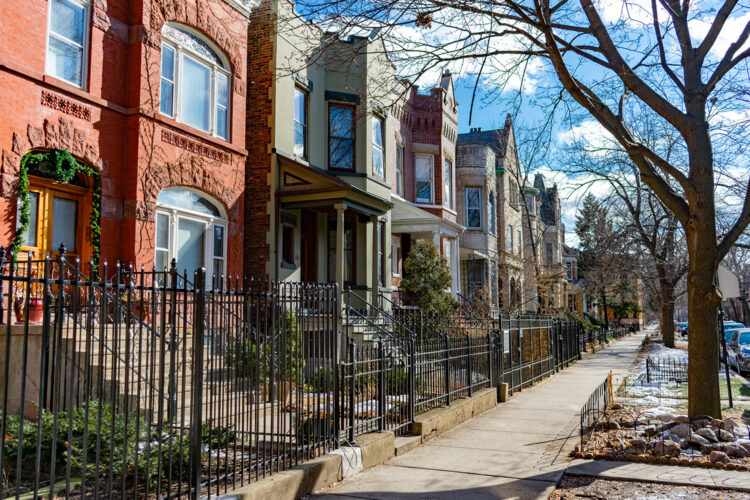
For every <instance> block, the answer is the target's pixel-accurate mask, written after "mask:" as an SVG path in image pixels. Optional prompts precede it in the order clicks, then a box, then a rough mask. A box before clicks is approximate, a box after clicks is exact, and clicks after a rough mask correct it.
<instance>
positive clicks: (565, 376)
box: [309, 333, 644, 500]
mask: <svg viewBox="0 0 750 500" xmlns="http://www.w3.org/2000/svg"><path fill="white" fill-rule="evenodd" d="M643 336H644V334H643V333H640V334H637V335H633V336H631V337H627V338H625V339H622V340H619V341H617V342H614V343H613V344H612V345H611V346H609V347H608V348H607V349H604V350H603V351H601V352H599V353H597V354H595V355H593V356H591V357H589V358H588V359H585V360H583V361H579V362H577V363H576V364H575V365H573V366H571V367H569V368H567V369H565V370H563V371H561V372H560V373H558V374H557V375H554V376H553V377H550V378H548V379H547V380H545V381H544V382H542V383H540V384H539V385H537V386H535V387H533V388H531V389H527V390H526V391H524V392H522V393H520V394H518V395H517V396H515V397H513V398H512V399H511V400H510V401H508V402H506V403H501V404H499V405H498V406H497V407H495V408H494V409H492V410H490V411H488V412H486V413H484V414H482V415H480V416H478V417H476V418H473V419H471V420H469V421H467V422H465V423H463V424H461V425H459V426H457V427H455V428H454V429H452V430H450V431H448V432H446V433H445V434H443V435H441V436H439V437H437V438H435V439H433V440H431V441H429V442H428V443H426V444H425V445H424V446H420V447H419V448H417V449H415V450H413V451H411V452H409V453H406V454H404V455H401V456H397V457H395V458H393V459H391V460H389V461H388V462H386V463H385V464H383V465H381V466H379V467H375V468H373V469H371V470H369V471H367V472H365V473H362V474H359V475H357V476H354V477H352V478H350V479H347V480H345V481H342V482H341V483H339V484H337V485H335V486H333V487H331V488H328V489H326V490H323V491H321V492H318V494H317V495H314V496H311V497H309V498H317V499H319V500H340V499H355V498H357V499H363V498H364V499H381V498H389V499H443V498H444V499H448V498H450V499H457V498H467V499H468V498H471V499H484V498H487V499H489V498H492V499H494V498H524V499H525V498H544V499H546V498H547V497H548V496H549V494H550V493H551V492H552V490H554V489H555V485H556V484H557V482H558V481H559V480H560V478H561V477H562V474H563V473H564V471H565V469H566V468H567V467H568V466H569V465H570V459H569V458H568V453H569V452H570V450H572V449H573V447H574V446H575V444H576V443H577V442H578V440H579V434H578V433H579V430H578V428H579V418H580V417H579V415H580V414H579V412H580V409H581V406H582V405H583V404H584V403H585V402H586V400H587V399H588V397H589V395H590V394H591V392H592V391H593V390H594V389H595V388H596V386H597V385H599V384H600V383H601V382H602V380H603V379H604V377H605V376H606V375H607V374H608V373H609V371H610V370H613V371H614V373H615V374H618V375H624V374H625V373H626V372H627V370H628V368H629V367H630V365H631V364H632V362H633V360H634V359H635V357H636V356H637V355H638V348H639V347H640V345H641V341H642V340H643Z"/></svg>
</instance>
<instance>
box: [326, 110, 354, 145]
mask: <svg viewBox="0 0 750 500" xmlns="http://www.w3.org/2000/svg"><path fill="white" fill-rule="evenodd" d="M328 130H329V132H328V133H329V135H330V136H331V137H346V138H351V137H352V136H353V134H352V110H351V109H349V108H336V107H332V108H330V120H329V125H328Z"/></svg>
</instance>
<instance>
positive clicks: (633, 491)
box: [550, 476, 750, 500]
mask: <svg viewBox="0 0 750 500" xmlns="http://www.w3.org/2000/svg"><path fill="white" fill-rule="evenodd" d="M580 498H590V499H596V500H599V499H601V500H626V499H627V500H646V499H648V500H672V499H679V500H719V499H721V500H739V499H742V500H748V499H750V493H748V492H740V491H730V490H715V489H710V488H700V487H697V486H674V485H671V484H656V483H637V482H631V481H607V480H604V479H596V478H592V477H582V476H565V477H563V479H562V481H561V482H560V486H559V487H558V488H557V489H556V490H555V491H553V492H552V495H550V500H573V499H580Z"/></svg>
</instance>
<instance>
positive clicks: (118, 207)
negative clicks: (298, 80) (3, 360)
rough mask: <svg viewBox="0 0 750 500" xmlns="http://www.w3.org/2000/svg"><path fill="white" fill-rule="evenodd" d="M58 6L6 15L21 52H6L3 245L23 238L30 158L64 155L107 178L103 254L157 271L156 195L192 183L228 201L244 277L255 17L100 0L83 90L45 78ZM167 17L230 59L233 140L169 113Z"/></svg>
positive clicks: (232, 243) (193, 4)
mask: <svg viewBox="0 0 750 500" xmlns="http://www.w3.org/2000/svg"><path fill="white" fill-rule="evenodd" d="M48 11H49V3H48V2H46V1H43V0H31V1H29V2H23V5H20V4H19V7H18V8H17V9H13V10H10V11H6V12H4V15H3V16H2V19H0V27H2V32H3V33H4V34H6V36H5V40H4V41H5V47H6V48H7V49H9V50H3V51H2V54H0V109H2V114H3V116H4V119H3V120H2V122H0V153H1V154H2V171H1V172H0V174H1V176H2V177H1V178H2V182H1V183H0V186H1V188H2V191H1V192H0V212H2V215H3V218H4V220H5V221H6V222H5V224H4V225H3V226H2V231H0V244H2V245H8V244H9V243H10V242H11V241H12V239H13V238H14V237H15V226H16V193H17V187H16V183H17V178H18V167H19V163H20V160H21V158H22V156H23V155H25V154H26V153H27V152H29V151H31V150H44V149H61V148H64V149H67V150H68V151H70V152H71V153H72V154H73V155H74V156H75V157H76V159H77V160H79V161H82V162H85V163H87V164H89V165H91V166H93V167H94V168H96V169H97V170H98V171H99V172H100V173H101V183H102V211H101V226H102V237H101V242H102V243H101V255H102V258H105V259H107V260H109V261H110V262H111V261H115V260H119V259H122V260H125V261H132V262H134V263H136V264H137V265H140V264H144V265H146V266H150V265H152V263H153V259H154V216H155V214H154V209H155V202H156V197H157V195H158V194H159V192H160V191H161V190H162V189H163V188H165V187H168V186H186V187H190V188H194V189H197V190H200V191H202V192H205V193H207V194H209V195H210V196H211V197H213V198H215V199H216V200H217V201H219V202H220V203H221V204H222V205H223V208H224V209H225V210H226V213H227V216H228V224H227V226H228V227H227V229H228V231H227V233H228V234H227V236H228V246H227V252H228V253H227V263H228V271H230V272H239V271H240V270H241V269H242V240H243V216H244V207H243V205H244V197H243V188H244V169H245V158H246V154H247V153H246V150H245V132H244V129H245V93H246V88H247V82H246V77H245V74H246V73H245V60H246V53H247V29H246V28H247V22H248V19H247V17H246V13H244V12H241V11H240V10H238V9H237V8H236V7H235V6H233V5H232V4H230V3H228V2H226V1H225V0H186V1H181V2H176V1H173V0H146V1H143V2H130V1H125V0H96V1H93V2H91V5H90V7H89V11H88V12H89V14H90V18H89V19H88V20H87V21H88V22H87V23H86V25H85V29H86V30H88V38H89V43H88V52H87V53H86V54H85V55H86V61H85V64H84V73H85V79H84V81H83V85H82V88H79V87H77V86H74V85H71V84H69V83H66V82H64V81H61V80H58V79H57V78H54V77H52V76H50V75H49V74H47V73H46V72H45V58H46V44H47V18H48V14H49V12H48ZM166 22H171V23H179V24H181V25H184V26H186V27H187V28H188V29H191V30H193V31H195V32H197V33H200V34H201V35H203V36H204V38H207V39H208V40H210V42H211V43H212V44H214V45H215V47H216V48H217V49H218V50H220V51H221V52H223V54H224V56H225V57H226V59H227V60H228V61H229V67H230V69H231V72H232V77H231V85H230V103H231V104H230V121H229V127H228V129H229V130H228V134H229V140H223V139H220V138H218V137H215V136H212V135H210V134H207V133H204V132H201V131H199V130H197V129H194V128H192V127H190V126H188V125H185V124H182V123H178V122H177V121H175V120H173V119H171V118H168V117H166V116H164V115H162V114H160V113H159V111H158V109H159V108H158V106H159V85H160V77H161V73H160V61H161V29H162V26H163V25H164V23H166ZM88 199H90V194H89V198H88ZM83 209H84V211H85V210H86V209H87V207H86V204H85V203H84V207H83ZM79 220H86V219H85V218H79ZM80 230H81V228H80V227H79V231H80ZM86 246H88V248H86ZM90 255H91V249H90V245H84V248H82V249H81V251H80V256H81V257H82V258H83V259H84V260H86V259H87V258H88V256H90Z"/></svg>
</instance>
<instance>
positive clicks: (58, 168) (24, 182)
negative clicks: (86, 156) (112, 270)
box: [11, 149, 102, 270]
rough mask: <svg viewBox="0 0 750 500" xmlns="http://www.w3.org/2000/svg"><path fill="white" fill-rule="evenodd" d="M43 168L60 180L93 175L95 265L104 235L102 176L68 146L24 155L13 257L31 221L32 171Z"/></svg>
mask: <svg viewBox="0 0 750 500" xmlns="http://www.w3.org/2000/svg"><path fill="white" fill-rule="evenodd" d="M30 170H31V171H34V172H39V174H41V175H42V176H44V177H47V178H49V179H52V180H55V181H57V182H59V183H60V184H68V183H70V182H71V181H72V180H73V179H74V178H75V176H76V173H78V172H81V173H83V174H85V175H89V176H91V178H92V180H93V186H92V190H91V195H92V196H91V197H92V200H91V217H90V218H89V235H88V239H89V241H90V242H91V246H92V249H93V250H92V257H93V260H94V269H93V270H96V265H97V264H98V263H99V256H100V253H101V235H102V228H101V226H100V215H101V203H102V188H101V177H100V176H99V172H97V171H96V170H94V169H93V168H91V167H90V166H88V165H86V164H85V163H80V162H78V161H77V160H76V159H75V158H74V157H73V155H72V154H70V153H69V152H68V151H66V150H64V149H56V150H52V151H32V152H30V153H27V154H26V155H24V157H23V158H22V159H21V165H20V167H19V172H18V203H19V204H20V209H19V215H18V227H17V229H16V237H15V239H14V240H13V244H12V245H11V250H12V252H13V258H16V256H17V255H18V252H19V250H20V249H21V245H22V243H23V235H24V233H26V231H27V230H28V228H29V224H30V223H31V195H30V193H29V171H30Z"/></svg>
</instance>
